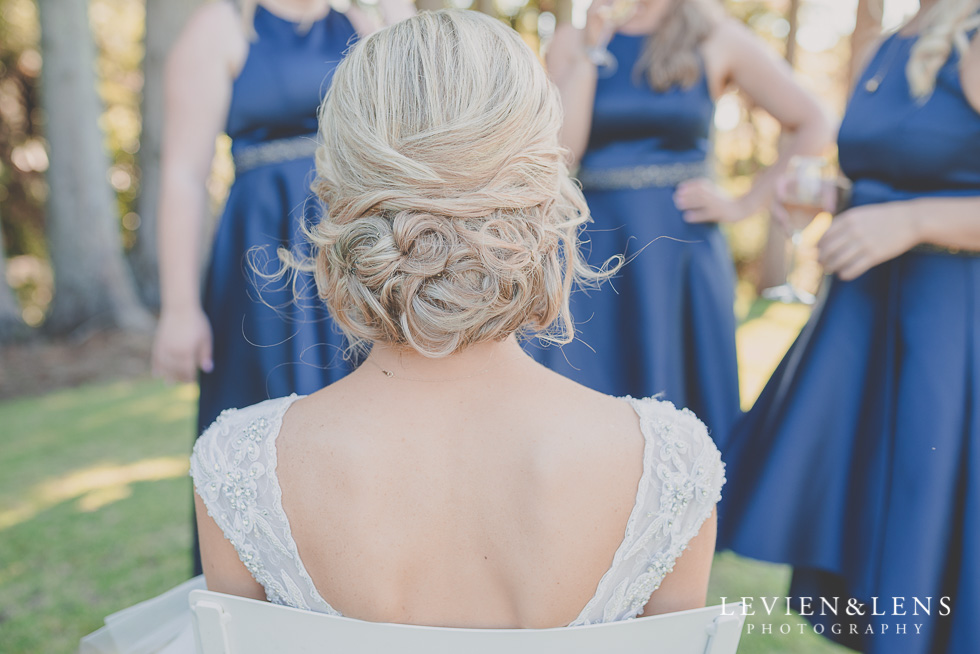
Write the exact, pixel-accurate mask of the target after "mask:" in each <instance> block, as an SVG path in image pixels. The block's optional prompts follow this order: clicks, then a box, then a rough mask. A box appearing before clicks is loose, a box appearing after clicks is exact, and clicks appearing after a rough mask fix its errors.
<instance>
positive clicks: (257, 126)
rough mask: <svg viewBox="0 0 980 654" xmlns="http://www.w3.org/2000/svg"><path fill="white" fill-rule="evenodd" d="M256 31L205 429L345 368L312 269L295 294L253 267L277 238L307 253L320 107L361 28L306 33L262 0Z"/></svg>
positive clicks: (206, 380)
mask: <svg viewBox="0 0 980 654" xmlns="http://www.w3.org/2000/svg"><path fill="white" fill-rule="evenodd" d="M255 31H256V33H257V34H258V38H257V39H256V40H254V41H253V42H252V43H251V44H250V47H249V52H248V57H247V59H246V61H245V65H244V67H243V68H242V71H241V73H240V75H239V76H238V78H237V79H236V80H235V83H234V87H233V89H232V97H231V106H230V108H229V111H228V121H227V127H226V131H227V133H228V135H229V136H230V137H231V138H232V155H233V156H234V159H235V167H236V171H235V182H234V184H233V185H232V187H231V191H230V193H229V195H228V201H227V204H226V205H225V210H224V214H223V215H222V217H221V221H220V223H219V224H218V228H217V233H216V234H215V238H214V246H213V251H212V256H211V263H210V266H209V269H208V273H207V278H206V284H205V293H204V310H205V312H206V313H207V315H208V318H209V319H210V321H211V327H212V330H213V333H214V371H213V372H212V373H210V374H202V375H201V376H200V384H201V398H200V412H199V415H198V433H201V431H203V430H204V429H205V428H206V427H207V426H208V425H210V424H211V422H213V421H214V419H215V418H216V417H217V415H218V414H219V413H220V412H221V411H222V410H224V409H227V408H239V407H245V406H250V405H252V404H255V403H257V402H261V401H263V400H267V399H269V398H274V397H281V396H283V395H289V394H290V393H300V394H306V393H312V392H314V391H316V390H318V389H320V388H322V387H323V386H326V385H327V384H329V383H331V382H333V381H335V380H337V379H339V378H340V377H342V376H343V375H345V374H346V373H347V372H348V370H349V364H348V362H347V361H346V360H345V359H344V357H343V348H344V341H343V339H342V337H341V336H340V334H339V332H338V331H337V329H336V328H335V326H334V325H333V324H332V321H331V320H330V318H329V317H328V315H327V310H326V308H325V307H324V305H323V302H322V301H320V300H319V299H318V298H317V294H316V288H315V284H314V282H313V279H312V277H311V276H309V275H302V276H300V277H299V279H298V280H297V293H296V294H295V295H294V293H293V289H292V288H291V287H290V285H289V284H288V283H284V282H273V281H270V280H268V279H265V278H264V277H263V276H262V275H260V274H257V272H256V270H258V271H259V272H261V273H272V272H275V271H276V270H277V269H278V268H279V262H278V259H277V257H276V249H277V248H278V247H280V246H285V247H287V248H292V249H293V250H295V251H298V252H308V250H307V249H306V248H305V246H304V243H305V237H304V236H303V234H302V231H301V228H302V226H303V224H304V221H305V222H307V223H310V222H315V221H317V220H318V217H319V214H320V212H321V210H322V209H321V208H320V207H319V205H318V203H317V200H316V198H314V197H313V196H312V195H311V193H310V183H311V182H312V181H313V176H314V173H313V150H314V146H315V138H316V131H317V108H318V107H319V105H320V102H321V100H322V98H323V94H324V92H325V90H326V89H327V88H328V86H329V84H330V80H331V77H332V75H333V71H334V69H335V68H336V66H337V64H338V63H339V62H340V60H341V58H342V57H343V54H344V52H345V51H346V50H347V48H348V47H349V45H350V44H352V43H353V42H354V39H355V38H356V36H355V31H354V28H353V27H352V26H351V23H350V21H348V20H347V18H346V17H345V16H344V15H343V14H341V13H339V12H335V11H331V12H330V13H329V14H327V16H326V17H324V18H323V19H321V20H319V21H317V22H315V23H314V24H313V25H312V26H311V27H310V28H309V30H307V31H302V30H300V29H299V27H298V26H297V25H296V24H295V23H292V22H290V21H287V20H284V19H282V18H279V17H278V16H276V15H275V14H273V13H271V12H269V11H267V10H266V9H265V8H263V7H262V6H261V5H259V6H258V7H257V8H256V11H255Z"/></svg>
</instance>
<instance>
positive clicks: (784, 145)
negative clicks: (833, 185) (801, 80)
mask: <svg viewBox="0 0 980 654" xmlns="http://www.w3.org/2000/svg"><path fill="white" fill-rule="evenodd" d="M703 51H704V56H705V60H706V65H707V68H708V77H709V81H710V82H712V84H711V86H712V91H713V92H714V93H716V94H717V93H720V92H721V91H722V90H723V89H724V88H725V87H726V86H727V85H728V84H734V85H735V86H736V87H738V88H739V89H741V90H742V91H743V92H744V93H745V94H746V95H747V96H748V97H749V99H750V100H751V101H752V102H753V103H754V104H756V105H758V106H760V107H762V108H763V109H765V110H766V111H767V112H769V114H771V115H772V116H773V118H775V119H776V120H778V121H779V123H780V125H781V126H782V131H783V138H782V139H781V143H780V148H779V157H778V159H777V160H776V162H775V163H773V165H771V166H769V167H768V168H767V169H766V170H764V171H762V172H761V173H759V174H758V175H756V177H755V180H754V182H753V184H752V188H751V189H750V190H749V191H748V193H746V194H745V195H743V196H742V197H740V198H734V199H733V198H729V197H728V196H727V195H726V194H725V193H724V192H723V191H722V190H721V189H719V188H718V187H717V186H716V185H714V184H713V183H712V182H710V181H708V180H705V179H701V180H692V181H690V182H686V183H684V184H681V185H680V186H679V187H678V189H677V194H676V196H675V202H676V204H677V206H678V208H679V209H682V210H684V218H685V220H687V221H689V222H732V221H736V220H741V219H742V218H745V217H747V216H750V215H752V214H753V213H755V212H756V211H758V210H760V209H762V208H763V207H765V206H767V205H768V204H769V202H770V200H771V199H772V197H773V195H774V193H775V190H776V182H777V180H778V179H779V176H780V175H781V174H782V173H783V171H784V170H785V169H786V165H787V163H788V162H789V159H790V158H791V157H792V156H793V155H811V154H819V153H820V152H821V151H822V150H823V149H824V148H825V147H826V146H827V145H828V144H829V143H830V141H831V139H832V138H833V135H834V131H835V130H834V127H833V126H832V124H831V122H830V120H829V119H828V117H827V114H826V113H825V112H824V110H823V109H822V108H821V106H820V104H819V103H818V102H817V100H816V99H815V98H814V97H813V96H812V95H811V94H810V93H809V92H807V91H806V90H804V89H803V88H802V87H801V86H800V85H799V84H797V82H796V81H795V80H794V79H793V71H792V69H791V68H790V67H789V65H788V64H787V63H786V62H785V61H783V60H782V59H779V58H778V57H776V56H775V55H774V54H773V53H772V52H771V51H770V50H769V48H768V47H767V46H766V44H765V43H764V42H762V41H761V40H760V39H759V38H758V37H756V36H755V34H753V33H752V32H751V30H749V29H748V28H747V27H746V26H745V25H743V24H742V23H740V22H739V21H737V20H735V19H734V18H725V19H723V20H722V21H721V22H720V23H719V24H718V26H717V27H716V28H715V29H714V31H713V32H712V33H711V35H710V36H709V37H708V40H707V41H706V42H705V44H704V50H703Z"/></svg>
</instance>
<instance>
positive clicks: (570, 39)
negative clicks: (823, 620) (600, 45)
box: [545, 3, 598, 165]
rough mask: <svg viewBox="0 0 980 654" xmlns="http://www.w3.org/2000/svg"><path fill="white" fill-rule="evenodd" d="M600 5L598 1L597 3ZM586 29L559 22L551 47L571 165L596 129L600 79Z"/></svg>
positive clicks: (561, 134) (550, 59) (549, 55)
mask: <svg viewBox="0 0 980 654" xmlns="http://www.w3.org/2000/svg"><path fill="white" fill-rule="evenodd" d="M593 4H596V3H593ZM586 48H587V45H586V36H585V30H580V29H576V28H575V27H573V26H572V25H570V24H568V23H564V24H562V25H559V26H558V28H557V29H556V30H555V35H554V37H553V38H552V40H551V43H550V44H549V46H548V52H547V55H546V57H545V60H546V62H547V65H548V74H549V76H550V77H551V79H552V81H554V83H555V86H556V87H558V93H559V95H560V96H561V104H562V110H563V112H564V117H563V120H562V125H561V131H560V132H559V134H558V140H559V141H560V142H561V144H562V145H563V146H565V147H566V148H568V149H569V151H570V152H571V156H572V160H571V161H570V162H569V164H570V165H573V164H575V163H576V162H578V160H579V159H581V158H582V155H583V154H585V148H586V146H587V145H588V143H589V132H590V131H591V130H592V105H593V103H594V102H595V85H596V80H597V79H598V73H597V72H596V66H595V64H594V63H592V61H591V60H589V57H588V55H587V54H586Z"/></svg>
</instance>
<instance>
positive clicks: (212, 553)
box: [194, 492, 266, 600]
mask: <svg viewBox="0 0 980 654" xmlns="http://www.w3.org/2000/svg"><path fill="white" fill-rule="evenodd" d="M194 507H195V509H196V513H197V533H198V541H200V544H201V563H202V565H203V567H204V580H205V581H206V582H207V584H208V590H213V591H215V592H216V593H226V594H228V595H238V596H239V597H248V598H251V599H257V600H265V599H266V596H265V589H264V588H262V585H261V584H260V583H259V582H257V581H255V578H254V577H253V576H252V573H250V572H249V571H248V568H246V567H245V564H244V563H242V560H241V559H240V558H238V552H236V551H235V547H234V546H233V545H232V544H231V541H229V540H228V539H227V538H225V535H224V532H222V531H221V527H219V526H218V525H217V524H216V523H215V521H214V519H213V518H212V517H211V516H209V515H208V508H207V506H205V504H204V500H202V499H201V497H200V496H199V495H198V494H197V493H196V492H195V493H194Z"/></svg>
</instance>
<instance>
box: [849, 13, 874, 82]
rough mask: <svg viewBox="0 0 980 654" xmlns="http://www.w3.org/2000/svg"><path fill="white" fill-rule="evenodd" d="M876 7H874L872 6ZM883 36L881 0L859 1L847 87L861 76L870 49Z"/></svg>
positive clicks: (852, 36) (852, 37)
mask: <svg viewBox="0 0 980 654" xmlns="http://www.w3.org/2000/svg"><path fill="white" fill-rule="evenodd" d="M872 5H874V6H872ZM880 34H881V0H858V6H857V17H856V18H855V21H854V32H852V33H851V66H850V70H849V71H848V73H849V75H848V78H847V86H848V88H851V87H853V86H854V81H855V80H856V79H857V78H858V76H859V75H860V74H861V68H862V67H863V66H864V65H865V63H866V62H867V55H868V48H869V47H870V46H871V44H872V43H874V41H875V39H877V38H878V36H879V35H880Z"/></svg>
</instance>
